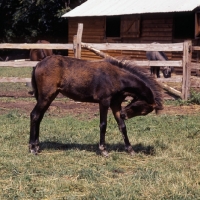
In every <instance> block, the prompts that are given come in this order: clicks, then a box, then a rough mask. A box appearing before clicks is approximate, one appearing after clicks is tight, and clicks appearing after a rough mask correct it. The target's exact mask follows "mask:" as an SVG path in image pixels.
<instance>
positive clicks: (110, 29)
mask: <svg viewBox="0 0 200 200" xmlns="http://www.w3.org/2000/svg"><path fill="white" fill-rule="evenodd" d="M120 24H121V17H120V16H107V17H106V37H120Z"/></svg>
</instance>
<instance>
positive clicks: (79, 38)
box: [76, 23, 83, 59]
mask: <svg viewBox="0 0 200 200" xmlns="http://www.w3.org/2000/svg"><path fill="white" fill-rule="evenodd" d="M82 34H83V24H81V23H79V24H78V31H77V40H76V56H77V57H76V58H79V59H81V42H82Z"/></svg>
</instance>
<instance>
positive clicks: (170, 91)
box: [159, 82, 182, 98]
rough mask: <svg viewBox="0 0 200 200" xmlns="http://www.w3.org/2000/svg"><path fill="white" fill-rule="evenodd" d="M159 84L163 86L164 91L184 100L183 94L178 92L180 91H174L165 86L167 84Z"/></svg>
mask: <svg viewBox="0 0 200 200" xmlns="http://www.w3.org/2000/svg"><path fill="white" fill-rule="evenodd" d="M159 84H160V85H161V87H162V88H163V89H164V90H167V91H168V92H169V93H171V94H174V95H176V96H178V97H181V98H182V93H181V92H180V91H178V90H176V89H174V88H172V87H170V86H168V85H167V84H165V83H162V82H159Z"/></svg>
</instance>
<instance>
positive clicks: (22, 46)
mask: <svg viewBox="0 0 200 200" xmlns="http://www.w3.org/2000/svg"><path fill="white" fill-rule="evenodd" d="M0 49H73V44H41V43H40V44H39V43H34V44H31V43H30V44H28V43H24V44H18V43H15V44H14V43H13V44H11V43H0Z"/></svg>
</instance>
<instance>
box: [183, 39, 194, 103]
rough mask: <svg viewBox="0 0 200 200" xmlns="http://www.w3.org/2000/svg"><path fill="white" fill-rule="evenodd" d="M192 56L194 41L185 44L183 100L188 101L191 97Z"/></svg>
mask: <svg viewBox="0 0 200 200" xmlns="http://www.w3.org/2000/svg"><path fill="white" fill-rule="evenodd" d="M191 56H192V41H191V40H187V41H184V43H183V84H182V99H183V100H187V99H188V98H189V96H190V76H191Z"/></svg>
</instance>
